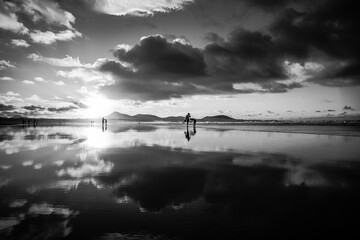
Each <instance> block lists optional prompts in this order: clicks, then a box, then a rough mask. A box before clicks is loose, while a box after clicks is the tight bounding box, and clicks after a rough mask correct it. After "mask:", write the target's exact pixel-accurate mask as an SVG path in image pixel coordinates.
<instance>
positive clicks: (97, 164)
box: [56, 159, 114, 178]
mask: <svg viewBox="0 0 360 240" xmlns="http://www.w3.org/2000/svg"><path fill="white" fill-rule="evenodd" d="M113 167H114V163H113V162H109V161H104V160H102V159H94V160H91V161H89V160H88V161H86V162H85V163H83V164H82V165H80V166H77V167H68V168H64V169H61V170H59V171H57V172H56V174H57V175H58V176H70V177H74V178H82V177H85V176H97V175H99V174H103V173H109V172H111V170H112V169H113Z"/></svg>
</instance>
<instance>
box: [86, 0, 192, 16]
mask: <svg viewBox="0 0 360 240" xmlns="http://www.w3.org/2000/svg"><path fill="white" fill-rule="evenodd" d="M84 2H85V3H86V4H88V5H89V6H90V7H91V8H92V9H93V10H94V11H97V12H101V13H105V14H109V15H116V16H124V15H132V16H151V15H154V14H155V13H156V12H162V13H166V12H170V11H174V10H181V9H182V8H184V6H185V5H186V4H189V3H192V2H193V0H171V1H169V0H132V1H127V0H118V1H111V0H90V1H84Z"/></svg>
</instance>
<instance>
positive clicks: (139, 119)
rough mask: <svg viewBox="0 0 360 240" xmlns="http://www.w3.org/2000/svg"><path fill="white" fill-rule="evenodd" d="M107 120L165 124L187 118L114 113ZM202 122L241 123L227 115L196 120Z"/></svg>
mask: <svg viewBox="0 0 360 240" xmlns="http://www.w3.org/2000/svg"><path fill="white" fill-rule="evenodd" d="M106 118H107V119H111V120H121V121H137V122H155V121H164V122H182V121H183V120H184V118H185V117H183V116H169V117H164V118H162V117H158V116H156V115H151V114H136V115H134V116H131V115H127V114H123V113H119V112H113V113H111V114H109V115H108V116H106ZM196 120H197V121H200V122H237V121H241V120H238V119H234V118H231V117H229V116H226V115H216V116H206V117H204V118H200V119H196Z"/></svg>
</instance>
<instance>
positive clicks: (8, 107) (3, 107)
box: [0, 103, 16, 111]
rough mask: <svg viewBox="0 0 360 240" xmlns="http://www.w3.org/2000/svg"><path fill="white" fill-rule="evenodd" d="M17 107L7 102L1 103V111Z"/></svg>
mask: <svg viewBox="0 0 360 240" xmlns="http://www.w3.org/2000/svg"><path fill="white" fill-rule="evenodd" d="M15 108H16V107H15V106H13V105H6V104H2V103H0V111H9V110H14V109H15Z"/></svg>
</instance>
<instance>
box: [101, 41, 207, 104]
mask: <svg viewBox="0 0 360 240" xmlns="http://www.w3.org/2000/svg"><path fill="white" fill-rule="evenodd" d="M114 56H115V57H117V58H118V59H119V61H121V62H122V63H121V62H119V61H112V60H108V61H106V62H105V63H104V64H102V66H100V71H103V72H111V73H112V74H113V75H115V76H117V81H116V82H115V83H114V84H113V85H110V86H105V87H103V88H102V91H103V92H105V93H106V94H107V95H108V96H109V97H112V98H119V97H121V98H128V99H134V100H159V99H168V98H177V97H182V96H183V95H190V94H197V93H198V94H200V93H209V92H211V90H206V89H204V88H201V87H198V86H196V84H195V83H198V84H200V83H199V81H200V82H201V81H204V79H205V78H208V76H207V74H206V64H205V60H204V57H203V54H202V51H201V50H200V49H197V48H195V47H193V46H191V45H190V44H188V43H186V42H182V41H181V40H180V41H177V40H174V41H172V42H169V41H168V40H167V39H166V38H165V37H163V36H160V35H154V36H148V37H144V38H142V39H141V41H140V43H139V44H137V45H135V46H133V47H131V48H130V49H127V48H126V47H124V46H122V47H117V48H115V50H114ZM129 66H130V67H129Z"/></svg>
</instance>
